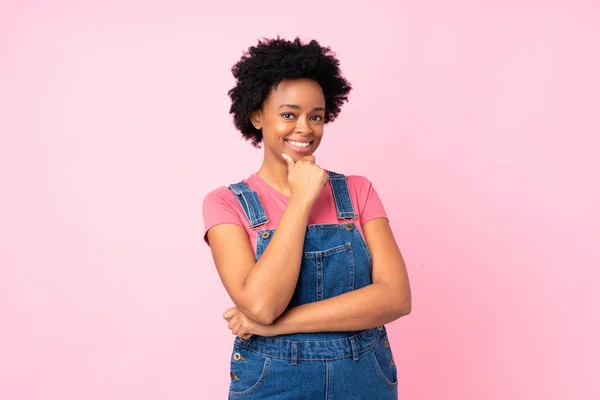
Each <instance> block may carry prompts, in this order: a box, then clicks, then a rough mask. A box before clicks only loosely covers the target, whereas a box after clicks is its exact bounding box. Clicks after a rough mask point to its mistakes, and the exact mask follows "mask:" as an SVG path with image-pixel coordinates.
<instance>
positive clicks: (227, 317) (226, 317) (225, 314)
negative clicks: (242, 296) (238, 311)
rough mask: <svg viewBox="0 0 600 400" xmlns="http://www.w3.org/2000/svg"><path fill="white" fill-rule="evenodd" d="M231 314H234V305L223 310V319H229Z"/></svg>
mask: <svg viewBox="0 0 600 400" xmlns="http://www.w3.org/2000/svg"><path fill="white" fill-rule="evenodd" d="M233 314H235V307H233V308H228V309H227V310H225V312H224V313H223V318H225V319H229V318H231V317H232V316H233Z"/></svg>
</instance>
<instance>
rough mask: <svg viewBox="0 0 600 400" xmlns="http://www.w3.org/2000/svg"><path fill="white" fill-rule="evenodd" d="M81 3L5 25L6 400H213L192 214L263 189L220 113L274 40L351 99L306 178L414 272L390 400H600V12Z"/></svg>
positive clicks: (459, 4) (217, 329) (212, 301)
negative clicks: (328, 72) (369, 215)
mask: <svg viewBox="0 0 600 400" xmlns="http://www.w3.org/2000/svg"><path fill="white" fill-rule="evenodd" d="M85 3H86V4H85V5H82V2H80V1H52V2H50V1H8V2H7V1H4V2H2V5H1V6H0V132H1V133H2V137H1V145H0V179H1V181H0V183H1V186H0V187H1V188H2V196H1V202H2V207H1V209H0V210H1V211H0V213H1V214H0V266H1V275H0V277H1V279H0V324H1V326H0V398H2V399H6V400H9V399H10V400H22V399H23V400H24V399H27V400H30V399H40V400H41V399H44V400H50V399H56V400H82V399H85V400H101V399H102V400H106V399H111V400H138V399H139V400H159V399H160V400H162V399H177V400H187V399H189V400H192V399H218V398H225V396H226V391H227V385H228V383H229V375H228V372H229V371H228V370H229V355H230V350H231V347H230V346H231V341H232V339H233V336H232V335H231V333H230V332H229V330H228V329H227V326H226V323H225V322H224V321H223V320H222V319H221V313H222V312H223V311H224V310H225V308H226V307H229V306H230V305H231V302H230V300H229V299H228V297H227V295H226V293H225V291H224V289H222V286H221V283H220V281H219V279H218V276H217V274H216V271H215V268H214V266H213V264H212V259H211V257H210V252H209V249H208V247H206V246H205V245H204V244H203V243H202V218H201V202H202V199H203V197H204V195H205V194H206V193H207V192H208V191H209V190H211V189H213V188H215V187H217V186H219V185H224V184H227V183H230V182H233V181H234V180H236V179H240V178H243V177H245V176H246V175H248V174H249V173H251V172H254V171H255V170H257V169H258V166H259V162H260V159H261V152H260V151H259V150H254V149H253V148H252V147H251V146H250V144H249V143H247V142H244V141H242V140H241V139H240V135H239V134H238V133H237V132H236V131H234V128H233V125H232V123H231V119H230V116H229V114H228V107H229V99H228V97H227V95H226V92H227V90H228V89H229V88H230V87H231V85H232V84H233V81H232V77H231V74H230V67H231V65H232V64H233V63H234V62H235V61H236V60H237V59H238V58H239V56H240V55H241V54H242V50H243V49H244V48H246V47H247V46H249V45H251V44H254V43H255V42H256V39H257V38H259V37H262V36H268V37H270V36H274V35H277V34H280V35H282V36H284V37H286V38H293V37H294V36H295V35H296V34H298V35H300V36H301V37H303V38H304V39H309V38H313V37H314V38H317V39H319V40H320V41H321V42H322V43H323V44H327V45H331V46H332V47H333V48H334V50H336V51H337V52H338V54H339V57H340V59H341V62H342V67H343V70H344V71H345V74H346V76H347V77H348V78H349V79H350V81H351V82H352V83H353V85H354V87H355V89H354V91H353V93H352V94H351V102H350V103H349V104H348V105H347V106H346V107H345V109H344V111H343V112H342V114H341V116H340V118H339V120H338V121H336V122H335V123H334V124H332V125H329V126H328V127H327V128H326V136H325V138H324V142H323V145H322V147H321V148H320V149H319V151H318V152H317V161H318V162H319V163H320V164H321V165H323V166H324V167H327V168H331V169H336V170H339V171H342V172H345V173H354V174H362V175H366V176H368V177H369V178H370V179H371V180H372V181H373V182H374V184H375V186H376V188H377V189H378V191H379V193H380V195H381V197H382V199H383V201H384V204H385V206H386V208H387V210H388V213H389V215H390V218H391V223H392V226H393V229H394V232H395V234H396V236H397V239H398V241H399V244H400V247H401V249H402V251H403V253H404V256H405V259H406V262H407V265H408V268H409V272H410V277H411V280H412V288H413V297H414V300H413V313H412V314H411V315H410V316H409V317H407V318H405V319H402V320H399V321H396V322H395V323H392V324H390V325H389V330H390V332H391V333H390V335H391V342H392V347H393V351H394V354H395V358H396V360H397V365H398V368H399V377H400V381H401V383H400V395H401V398H403V399H456V400H463V399H477V400H479V399H489V400H501V399H502V400H505V399H528V400H529V399H545V400H557V399H577V400H579V399H598V398H600V388H599V384H598V381H597V368H598V359H599V358H600V350H599V348H600V346H599V345H598V339H599V337H600V328H599V326H600V321H599V317H598V305H599V303H600V295H599V294H598V290H597V287H598V281H599V279H600V273H599V272H598V271H599V270H600V268H599V267H600V250H599V247H598V242H599V238H600V228H599V226H600V217H599V212H598V208H599V206H598V204H599V203H600V190H599V184H598V181H599V178H598V172H599V171H600V165H599V161H598V158H597V150H598V146H599V145H600V141H599V139H598V137H599V134H600V129H599V128H600V122H599V118H598V110H599V106H600V95H599V93H600V78H599V74H598V71H600V41H599V40H598V38H599V37H600V29H599V28H598V20H599V17H600V6H599V4H600V3H598V2H597V1H592V0H590V1H573V0H571V1H566V0H565V1H545V2H541V1H538V2H536V1H532V0H527V1H523V0H520V1H486V2H476V1H464V0H463V1H452V2H450V1H422V2H414V1H413V2H393V1H389V2H386V1H376V0H374V1H370V2H368V5H367V4H364V5H357V4H355V5H352V4H350V3H349V2H347V1H341V0H338V1H330V2H323V1H319V2H316V1H312V2H311V1H307V2H301V3H293V2H292V3H290V2H287V3H282V2H279V1H277V2H276V1H261V2H257V3H256V2H255V3H249V2H242V1H239V2H237V3H235V4H231V3H229V2H211V4H210V5H205V4H202V3H201V2H192V1H187V2H184V1H168V2H167V1H162V2H159V1H151V2H148V1H137V2H123V1H103V2H100V1H98V2H95V4H94V3H92V2H85ZM482 3H485V4H482ZM215 4H216V5H215ZM359 152H360V153H359Z"/></svg>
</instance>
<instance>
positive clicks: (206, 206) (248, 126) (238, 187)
mask: <svg viewBox="0 0 600 400" xmlns="http://www.w3.org/2000/svg"><path fill="white" fill-rule="evenodd" d="M233 74H234V76H235V78H236V79H237V82H236V86H235V87H234V88H232V89H231V90H230V91H229V95H230V96H231V99H232V105H231V109H230V111H231V113H232V114H233V116H234V123H235V126H236V127H237V128H238V129H239V130H240V132H241V133H242V135H243V136H244V137H245V138H246V139H248V140H250V141H251V142H252V144H253V145H254V146H255V147H260V144H262V145H263V147H264V150H263V151H264V157H263V162H262V165H261V167H260V168H259V170H258V171H257V172H256V173H253V174H251V175H250V176H249V177H248V178H246V179H243V180H241V181H239V182H237V183H233V184H231V185H228V186H222V187H220V188H217V189H215V190H213V191H211V192H210V193H208V195H207V196H206V198H205V199H204V203H203V215H204V223H205V236H204V238H205V241H206V243H207V244H209V245H210V248H211V252H212V255H213V259H214V262H215V266H216V268H217V271H218V273H219V276H220V278H221V281H222V282H223V285H224V287H225V289H226V290H227V292H228V294H229V295H230V297H231V299H232V300H233V302H234V303H235V307H233V308H231V309H229V310H226V311H225V313H224V314H223V318H224V319H225V320H226V321H227V322H228V327H229V328H230V329H231V332H232V333H233V334H234V335H236V337H235V339H234V343H233V349H232V355H231V371H230V376H231V384H230V388H229V397H230V398H253V399H267V398H268V399H298V398H310V399H313V398H314V399H318V398H325V397H326V395H327V396H328V397H327V398H329V399H333V400H335V399H346V398H360V399H397V397H398V392H397V386H398V380H397V373H396V366H395V362H394V358H393V353H392V348H391V344H390V341H389V338H388V336H387V331H386V328H385V326H384V324H386V323H388V322H391V321H394V320H396V319H398V318H400V317H402V316H404V315H406V314H408V313H409V312H410V307H411V295H410V286H409V282H408V276H407V273H406V267H405V265H404V261H403V258H402V255H401V254H400V250H399V249H398V246H397V244H396V241H395V239H394V237H393V235H392V232H391V229H390V226H389V222H388V219H387V214H386V212H385V210H384V207H383V204H382V202H381V200H380V199H379V196H378V195H377V192H376V191H375V189H374V188H373V186H372V184H371V182H370V181H369V180H368V179H367V178H365V177H363V176H346V175H344V174H341V173H336V172H333V171H331V170H325V169H323V168H322V167H320V166H319V165H318V164H317V162H316V158H315V156H314V153H315V151H316V150H317V148H318V147H319V144H320V143H321V140H322V139H323V137H324V126H325V124H326V123H328V122H331V121H333V120H334V119H335V118H336V117H337V115H338V114H339V112H340V111H341V106H342V104H343V103H344V102H345V101H347V100H348V97H347V95H348V93H349V92H350V89H351V86H350V84H349V83H348V82H347V81H346V80H345V79H344V78H343V77H342V75H341V71H340V69H339V62H338V60H337V59H336V58H335V56H334V54H333V52H332V51H331V49H329V48H328V47H322V46H321V45H319V43H318V42H317V41H315V40H313V41H311V42H310V43H308V44H304V43H302V42H301V41H300V39H295V40H294V41H286V40H283V39H280V38H277V39H272V40H263V41H260V42H259V43H258V45H257V46H253V47H250V48H249V49H248V51H247V52H246V53H245V54H244V56H243V57H242V59H241V60H240V61H239V62H238V63H237V64H235V66H234V67H233Z"/></svg>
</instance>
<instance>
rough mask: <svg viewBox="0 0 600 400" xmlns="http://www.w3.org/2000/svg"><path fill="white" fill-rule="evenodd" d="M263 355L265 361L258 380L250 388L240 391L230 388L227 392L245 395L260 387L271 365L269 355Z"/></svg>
mask: <svg viewBox="0 0 600 400" xmlns="http://www.w3.org/2000/svg"><path fill="white" fill-rule="evenodd" d="M258 354H261V353H258ZM263 355H264V354H263ZM264 357H265V362H264V363H263V370H262V373H261V375H260V378H259V379H258V382H256V383H255V384H254V385H253V386H252V387H251V388H250V389H247V390H244V391H241V392H236V391H233V390H230V391H229V394H230V395H231V396H247V395H249V394H252V393H254V392H256V391H257V390H258V389H260V388H261V386H262V385H263V384H264V383H265V380H266V379H267V376H268V375H269V368H270V367H271V357H269V356H267V355H264Z"/></svg>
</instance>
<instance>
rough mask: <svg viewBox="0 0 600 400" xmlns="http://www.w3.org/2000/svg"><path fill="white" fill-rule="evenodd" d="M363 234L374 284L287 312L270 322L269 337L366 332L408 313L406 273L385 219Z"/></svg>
mask: <svg viewBox="0 0 600 400" xmlns="http://www.w3.org/2000/svg"><path fill="white" fill-rule="evenodd" d="M363 231H364V234H365V239H366V242H367V246H368V247H369V251H370V252H371V255H372V257H373V272H372V281H373V283H372V284H371V285H368V286H365V287H363V288H360V289H357V290H353V291H351V292H348V293H344V294H342V295H339V296H336V297H332V298H329V299H326V300H322V301H318V302H314V303H309V304H303V305H301V306H298V307H294V308H291V309H289V310H287V311H286V312H285V313H284V314H283V315H281V316H280V317H279V318H278V319H276V320H275V321H274V322H273V333H272V334H276V335H282V334H288V333H300V332H326V331H349V330H361V329H369V328H373V327H375V326H377V325H382V324H385V323H388V322H391V321H394V320H396V319H398V318H400V317H402V316H404V315H407V314H409V313H410V311H411V292H410V285H409V280H408V274H407V271H406V266H405V264H404V260H403V258H402V255H401V253H400V250H399V249H398V245H397V244H396V241H395V239H394V236H393V233H392V230H391V228H390V225H389V222H388V220H387V219H385V218H375V219H373V220H371V221H369V222H367V223H365V224H364V225H363Z"/></svg>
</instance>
